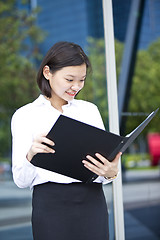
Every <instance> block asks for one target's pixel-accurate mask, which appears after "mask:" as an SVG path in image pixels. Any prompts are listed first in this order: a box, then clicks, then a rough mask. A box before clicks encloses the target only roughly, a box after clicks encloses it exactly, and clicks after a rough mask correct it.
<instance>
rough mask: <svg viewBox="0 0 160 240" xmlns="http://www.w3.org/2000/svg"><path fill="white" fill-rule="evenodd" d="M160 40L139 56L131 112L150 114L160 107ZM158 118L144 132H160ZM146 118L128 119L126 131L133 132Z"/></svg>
mask: <svg viewBox="0 0 160 240" xmlns="http://www.w3.org/2000/svg"><path fill="white" fill-rule="evenodd" d="M159 63H160V39H159V40H157V41H156V42H154V43H152V44H151V45H150V46H149V47H148V49H146V50H140V51H139V52H138V54H137V61H136V67H135V73H134V77H133V82H132V88H131V97H130V102H129V109H128V111H129V112H138V113H141V112H142V113H146V114H147V113H150V112H152V111H153V110H155V109H156V108H158V107H160V97H159V90H160V84H159V79H160V71H159ZM158 115H159V114H158ZM158 115H157V116H156V117H155V118H154V119H153V120H152V121H151V123H150V124H149V125H148V126H147V128H146V129H145V130H144V131H143V134H144V135H145V134H146V133H147V132H148V131H150V132H159V131H160V125H159V116H158ZM144 118H145V116H139V117H138V116H136V117H132V118H131V117H128V120H127V125H126V130H127V131H128V132H129V131H131V130H133V129H134V128H135V127H136V126H137V125H138V124H140V123H141V121H143V120H144Z"/></svg>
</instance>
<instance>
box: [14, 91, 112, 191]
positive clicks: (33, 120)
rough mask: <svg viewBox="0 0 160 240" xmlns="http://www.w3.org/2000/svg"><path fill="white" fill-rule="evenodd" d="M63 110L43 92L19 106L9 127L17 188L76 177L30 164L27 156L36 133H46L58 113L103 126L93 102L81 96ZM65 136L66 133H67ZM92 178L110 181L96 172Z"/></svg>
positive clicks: (66, 181) (68, 181) (67, 181)
mask: <svg viewBox="0 0 160 240" xmlns="http://www.w3.org/2000/svg"><path fill="white" fill-rule="evenodd" d="M62 109H63V113H61V112H59V111H58V110H56V109H55V108H54V107H53V106H52V105H51V103H50V101H49V100H47V99H46V98H45V97H44V96H43V95H40V96H39V97H38V98H37V99H36V100H35V101H34V102H32V103H29V104H27V105H25V106H23V107H21V108H19V109H18V110H17V111H16V112H15V113H14V115H13V117H12V121H11V131H12V172H13V179H14V182H15V183H16V185H17V186H18V187H20V188H25V187H30V188H33V186H34V185H37V184H41V183H45V182H48V181H50V182H56V183H66V184H67V183H72V182H80V181H79V180H76V179H73V178H70V177H67V176H64V175H62V174H58V173H55V172H51V171H49V170H45V169H42V168H39V167H35V166H33V165H32V164H31V163H30V162H29V161H28V160H27V158H26V155H27V153H28V151H29V149H30V147H31V145H32V141H33V139H34V137H35V136H36V135H37V134H40V133H46V134H47V133H48V132H49V131H50V129H51V128H52V126H53V125H54V123H55V122H56V120H57V119H58V117H59V116H60V114H63V115H65V116H67V117H71V118H73V119H76V120H78V121H81V122H84V123H87V124H90V125H92V126H95V127H98V128H101V129H104V125H103V122H102V119H101V116H100V113H99V111H98V108H97V106H96V105H94V104H93V103H90V102H86V101H83V100H76V99H74V100H72V101H70V102H69V103H68V104H66V105H64V106H63V107H62ZM66 138H67V137H66ZM94 182H97V183H101V182H102V183H109V182H110V181H109V180H106V179H105V178H104V177H101V176H99V177H98V178H97V179H96V180H95V181H94Z"/></svg>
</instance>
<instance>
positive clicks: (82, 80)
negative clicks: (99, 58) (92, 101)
mask: <svg viewBox="0 0 160 240" xmlns="http://www.w3.org/2000/svg"><path fill="white" fill-rule="evenodd" d="M66 80H67V81H68V82H73V79H67V78H66ZM84 81H85V79H81V80H80V82H84Z"/></svg>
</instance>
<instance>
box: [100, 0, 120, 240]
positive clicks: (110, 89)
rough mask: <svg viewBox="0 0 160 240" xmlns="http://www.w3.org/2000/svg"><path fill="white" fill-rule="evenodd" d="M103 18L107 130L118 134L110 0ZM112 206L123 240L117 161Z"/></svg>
mask: <svg viewBox="0 0 160 240" xmlns="http://www.w3.org/2000/svg"><path fill="white" fill-rule="evenodd" d="M103 19H104V35H105V51H106V75H107V94H108V110H109V130H110V132H113V133H115V134H119V122H118V101H117V99H118V98H117V80H116V63H115V62H116V61H115V48H114V31H113V13H112V0H103ZM113 206H114V223H115V239H116V240H124V239H125V236H124V214H123V197H122V174H121V162H119V176H118V178H117V179H116V180H115V181H113Z"/></svg>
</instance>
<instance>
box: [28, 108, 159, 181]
mask: <svg viewBox="0 0 160 240" xmlns="http://www.w3.org/2000/svg"><path fill="white" fill-rule="evenodd" d="M157 111H158V109H157V110H156V111H154V112H152V113H151V114H150V115H149V116H148V117H147V118H146V119H145V120H144V121H143V122H142V123H141V124H140V125H139V126H138V127H137V128H136V129H135V130H134V131H132V132H131V133H130V134H129V135H128V136H126V137H123V136H119V135H116V134H114V133H111V132H107V131H105V130H101V129H99V128H96V127H93V126H90V125H88V124H85V123H82V122H80V121H77V120H74V119H72V118H69V117H66V116H64V115H60V117H59V118H58V120H57V121H56V123H55V124H54V125H53V127H52V129H51V130H50V132H49V133H48V135H47V137H48V138H49V139H51V140H53V141H54V143H55V146H54V147H53V149H55V153H38V154H36V155H35V156H34V157H33V158H32V160H31V163H32V164H33V165H35V166H37V167H40V168H44V169H47V170H50V171H53V172H56V173H60V174H63V175H65V176H68V177H71V178H74V179H77V180H80V181H82V182H84V183H89V182H93V181H94V180H95V179H96V178H97V175H95V174H94V173H93V172H91V171H90V170H88V169H86V168H85V167H84V166H83V163H82V160H83V159H86V156H87V155H91V156H93V157H95V153H100V154H102V155H103V156H104V157H106V158H107V159H108V160H109V161H112V160H113V159H114V158H115V156H116V154H117V153H118V152H122V153H123V152H124V151H125V150H126V149H127V148H128V146H129V145H130V144H131V143H132V142H133V141H134V140H135V138H136V137H137V136H138V135H139V134H140V133H141V132H142V130H143V129H144V128H145V127H146V126H147V124H148V123H149V122H150V121H151V119H152V118H153V117H154V116H155V114H156V113H157Z"/></svg>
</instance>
